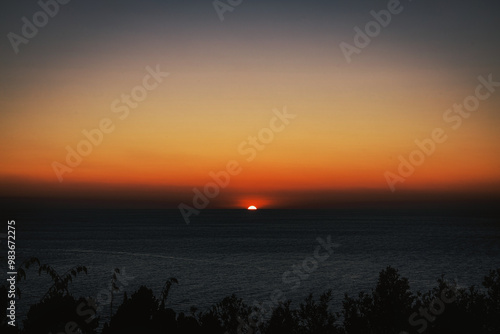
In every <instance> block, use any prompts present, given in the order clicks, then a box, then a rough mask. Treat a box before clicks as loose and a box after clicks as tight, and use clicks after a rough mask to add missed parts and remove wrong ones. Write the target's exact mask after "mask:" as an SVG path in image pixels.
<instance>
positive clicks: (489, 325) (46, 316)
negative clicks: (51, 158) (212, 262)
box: [0, 262, 500, 334]
mask: <svg viewBox="0 0 500 334" xmlns="http://www.w3.org/2000/svg"><path fill="white" fill-rule="evenodd" d="M35 263H36V262H35ZM78 268H80V269H78ZM83 268H84V267H75V268H73V269H72V270H70V271H68V272H67V273H65V274H64V275H58V274H57V273H56V272H55V270H53V268H51V267H49V266H40V268H39V272H46V273H48V274H49V275H50V276H51V277H52V279H53V281H54V284H53V286H52V287H51V288H50V289H49V291H48V292H47V294H46V295H45V296H44V297H43V298H42V300H41V301H40V302H39V303H37V304H35V305H33V306H32V307H31V308H30V310H29V312H28V316H27V319H26V320H25V321H24V329H23V330H21V331H18V330H16V329H14V328H8V326H7V325H6V318H5V317H4V318H3V319H2V322H1V324H0V328H1V329H2V333H16V334H19V333H21V334H23V333H26V334H30V333H41V334H45V333H50V332H52V333H53V334H56V333H57V334H59V333H60V332H63V333H64V332H65V329H64V327H65V325H67V323H68V321H74V322H75V323H77V326H78V330H79V331H80V333H85V334H88V333H92V334H93V333H96V328H98V321H99V319H98V318H96V319H93V320H92V321H91V322H89V323H87V322H85V321H83V320H84V319H82V318H81V316H79V315H78V314H76V313H75V310H76V309H77V305H78V304H79V302H81V301H83V298H80V299H78V300H77V299H75V298H74V297H73V296H71V295H70V293H69V290H68V284H69V282H71V280H72V277H76V275H77V274H78V273H80V272H85V270H84V269H83ZM68 275H69V276H70V277H68ZM174 283H178V282H177V280H176V279H175V278H170V279H168V280H167V281H166V283H165V285H164V287H163V289H162V291H161V293H160V296H159V298H157V297H156V296H155V295H154V294H153V291H152V290H151V289H149V288H147V287H145V286H141V287H140V288H139V289H138V290H137V291H135V292H134V293H133V294H132V295H131V297H128V296H127V294H126V293H125V294H124V298H123V302H122V304H121V305H119V307H118V309H117V310H116V313H115V314H113V315H112V317H111V319H110V321H109V323H106V324H104V327H103V329H102V334H118V333H120V334H129V333H148V334H149V333H150V334H157V333H158V334H160V333H194V334H196V333H220V334H223V333H238V334H242V333H257V332H261V333H271V334H272V333H287V334H307V333H314V334H316V333H319V334H322V333H325V334H326V333H332V334H358V333H359V334H361V333H363V334H364V333H369V334H398V333H403V332H405V333H411V334H413V333H428V334H462V333H464V334H465V333H467V334H469V333H478V334H483V333H485V334H498V333H500V269H497V270H495V271H490V273H489V275H488V276H486V277H485V278H484V280H483V283H482V288H477V287H474V286H471V287H469V288H457V286H456V284H455V283H453V282H448V281H446V280H445V279H444V277H441V278H440V279H438V281H437V286H436V287H435V288H433V289H432V290H430V291H428V292H426V293H420V292H418V293H416V294H414V293H412V292H411V290H410V286H409V283H408V279H406V278H404V277H401V276H400V274H399V273H398V271H397V270H396V269H394V268H391V267H388V268H386V269H384V270H382V271H381V272H380V274H379V279H378V282H377V284H376V286H375V288H374V290H372V291H371V292H369V293H368V292H361V293H359V294H358V295H357V297H350V296H348V295H345V296H344V299H343V303H342V309H341V311H340V312H334V311H333V310H332V307H331V300H332V292H331V291H327V292H325V293H323V294H322V295H320V296H319V297H318V298H317V299H316V298H314V297H313V295H309V296H308V297H307V298H306V299H305V300H304V301H303V302H302V303H299V304H298V305H297V307H293V303H292V302H291V301H286V302H283V303H281V304H279V305H278V306H277V307H276V308H275V309H274V310H273V312H272V313H271V315H270V316H269V317H268V318H265V319H264V318H262V317H260V316H259V313H258V312H257V309H256V308H253V307H250V306H248V305H246V304H245V303H244V302H243V300H242V299H240V298H238V297H236V296H235V295H232V296H229V297H226V298H224V299H223V300H221V301H220V302H219V303H217V304H215V305H213V306H212V307H210V308H209V309H208V310H205V311H197V309H196V308H195V307H193V308H192V309H191V314H189V315H186V314H184V313H182V312H181V313H178V314H177V313H176V312H175V311H174V310H173V309H171V308H168V307H166V304H167V302H166V301H167V298H168V294H169V291H170V289H171V287H172V285H173V284H174ZM6 291H7V290H6V287H5V286H1V287H0V294H1V296H0V304H1V305H0V306H1V307H4V306H5V307H6V305H7V302H8V301H7V299H6V297H5V296H6V293H4V292H6Z"/></svg>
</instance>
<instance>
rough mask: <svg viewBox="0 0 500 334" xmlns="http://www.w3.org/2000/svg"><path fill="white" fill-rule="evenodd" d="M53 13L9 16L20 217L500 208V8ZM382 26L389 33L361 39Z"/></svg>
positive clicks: (9, 190) (375, 4)
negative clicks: (455, 205) (463, 204)
mask: <svg viewBox="0 0 500 334" xmlns="http://www.w3.org/2000/svg"><path fill="white" fill-rule="evenodd" d="M41 2H42V4H43V3H48V4H51V5H50V6H48V7H47V6H46V7H47V8H49V9H48V11H52V13H51V14H52V15H45V16H44V14H41V15H40V14H37V13H38V12H40V11H41V10H42V7H41V6H40V4H39V3H37V2H36V1H25V0H23V1H15V2H14V1H9V2H8V3H7V4H4V7H3V10H2V11H1V13H0V30H1V32H2V34H3V36H4V37H2V39H1V42H0V70H1V76H0V141H1V143H2V144H1V148H0V158H1V164H0V197H1V198H3V199H4V202H5V201H14V202H15V201H22V200H25V201H26V200H29V203H31V204H33V203H38V204H39V205H51V203H52V204H53V203H70V202H74V203H85V204H89V205H97V204H98V205H102V206H106V205H118V206H119V205H126V206H129V205H137V206H152V207H158V208H176V207H177V206H178V205H179V204H180V203H185V204H187V205H189V206H192V207H195V206H196V203H195V195H196V191H200V192H201V193H202V194H203V195H204V196H205V197H206V198H207V199H208V201H207V202H209V203H208V204H207V206H206V207H208V208H244V207H247V206H248V205H256V206H258V207H260V208H301V207H304V208H307V207H345V206H348V205H353V204H367V203H371V204H377V203H381V202H384V203H385V202H392V203H397V204H401V203H406V202H411V201H415V202H419V203H422V202H436V203H439V202H446V201H451V202H452V201H453V200H456V199H457V198H459V199H460V200H462V201H466V200H469V199H474V200H476V201H495V199H498V198H499V195H500V131H498V128H499V125H500V115H499V107H500V87H496V86H494V84H491V82H500V57H499V56H500V43H499V42H498V32H499V31H500V21H499V20H498V17H499V15H500V4H499V3H498V2H496V1H486V0H483V1H448V0H435V1H425V0H413V1H410V0H404V1H401V2H400V3H399V5H397V1H394V0H393V1H351V0H338V1H319V0H312V1H311V0H309V1H305V0H304V1H246V0H243V1H241V2H240V3H239V4H238V1H232V3H233V6H231V5H229V2H227V1H219V2H212V1H167V0H163V1H160V0H154V1H153V0H146V1H131V0H128V1H105V2H104V1H94V0H92V1H75V0H73V1H69V2H68V3H65V4H61V3H57V7H58V8H56V7H55V6H54V4H55V2H54V1H44V0H42V1H41ZM61 2H62V3H64V1H62V0H61ZM234 4H237V5H234ZM224 6H226V7H224ZM216 7H217V8H216ZM228 8H229V9H228ZM389 8H390V10H392V11H393V12H391V11H389ZM56 9H57V10H56ZM373 11H374V12H375V13H378V14H376V15H379V16H380V15H382V14H380V13H381V12H380V11H384V13H389V14H390V22H388V19H387V17H386V21H385V23H384V25H385V26H382V25H381V24H379V23H376V24H375V25H373V24H372V25H371V27H372V28H373V27H375V28H373V29H377V28H376V27H377V26H378V30H372V31H371V32H370V34H371V35H372V36H371V37H370V36H368V35H365V39H364V40H363V38H362V37H359V36H358V38H357V39H356V38H355V37H356V34H357V32H356V31H359V30H361V31H362V33H363V32H364V33H365V34H366V25H367V24H369V23H370V22H373V21H374V20H375V18H374V15H373ZM23 17H24V18H25V19H24V20H23ZM381 17H384V16H383V15H382V16H381ZM44 18H45V19H46V22H44V21H43V20H44ZM221 18H222V19H223V20H221ZM34 19H35V20H39V21H37V22H39V27H38V28H37V27H36V26H35V29H36V30H37V31H36V33H34V32H33V31H32V30H30V27H24V29H23V25H26V21H28V23H29V24H30V25H31V24H32V23H33V21H34ZM40 20H41V21H40ZM40 22H41V23H40ZM356 27H358V28H359V30H356ZM23 31H24V35H23ZM29 34H31V35H30V36H27V35H29ZM14 35H15V36H17V37H13V36H14ZM33 35H34V36H33ZM366 38H368V39H369V40H370V42H369V43H366ZM20 40H22V42H19V41H20ZM13 41H14V42H13ZM356 41H357V42H358V44H356ZM360 41H361V42H360ZM16 43H17V44H16ZM363 43H364V44H363ZM365 44H368V45H365ZM342 45H344V48H342V47H341V46H342ZM345 45H349V48H350V49H348V50H351V51H349V52H350V53H349V52H347V56H346V51H345V50H346V49H345ZM352 50H356V51H355V52H354V51H352ZM488 81H490V85H489V86H488V87H489V88H488V87H486V86H485V84H484V83H485V82H488ZM479 85H482V87H480V88H478V86H479ZM495 87H496V88H495ZM146 88H147V89H146ZM489 89H490V90H489ZM478 91H479V92H480V94H481V96H484V98H483V99H481V100H479V99H478V98H474V96H475V94H477V92H478ZM133 92H135V93H136V95H133V94H132V93H133ZM144 94H145V95H144ZM486 95H488V96H487V97H486ZM127 96H129V100H126V99H127ZM130 96H132V97H130ZM134 96H136V97H137V99H135V98H134ZM130 99H131V100H130ZM127 101H128V102H127ZM465 101H468V102H470V103H472V107H470V108H471V109H473V111H471V112H469V111H467V110H465V111H464V109H463V108H462V111H461V113H459V112H457V111H455V110H454V109H453V106H454V105H458V106H460V105H461V104H463V103H465ZM471 101H472V102H471ZM474 101H476V102H478V105H474ZM278 115H280V116H281V117H280V116H278ZM283 115H288V116H283ZM287 117H288V118H287ZM95 129H98V130H95ZM102 129H105V130H106V131H107V133H105V132H104V130H102ZM273 129H274V130H273ZM436 129H437V130H436ZM94 130H95V131H94ZM435 130H436V131H437V132H438V134H440V135H436V134H435ZM83 131H88V132H90V133H94V137H91V138H93V140H94V143H91V142H90V140H89V139H88V138H87V137H86V135H85V134H84V133H83ZM92 131H93V132H92ZM439 131H441V132H439ZM99 133H100V134H101V135H102V137H101V135H99ZM433 133H434V135H433ZM433 136H435V137H433ZM252 138H254V139H253V144H252ZM433 138H434V139H433ZM429 140H432V142H433V144H429ZM255 141H257V142H255ZM416 141H418V142H420V143H427V145H428V146H425V144H422V145H423V146H422V147H424V148H427V153H426V152H424V151H425V150H424V149H422V148H421V147H420V146H418V145H417V144H416ZM437 141H440V142H437ZM85 142H87V143H85ZM89 143H90V144H89ZM79 145H80V146H79ZM88 145H90V148H89V146H88ZM429 145H430V146H429ZM68 148H69V149H68ZM78 148H80V152H84V153H85V156H84V154H83V153H82V154H78ZM71 150H74V152H76V154H78V156H79V158H75V157H74V156H73V157H72V158H70V163H72V164H73V166H70V163H68V160H67V156H68V152H69V151H71ZM416 150H417V151H420V152H421V153H418V152H417V153H414V152H415V151H416ZM70 155H71V154H70ZM401 158H402V159H403V160H404V161H406V162H401V161H402V160H401ZM71 159H73V160H71ZM411 161H413V162H414V163H412V162H411ZM231 162H234V163H236V164H237V167H235V166H236V165H233V170H232V171H233V174H234V175H233V174H229V172H228V167H227V166H228V164H230V163H231ZM402 164H403V165H404V166H403V167H401V165H402ZM408 164H410V165H411V166H408ZM236 170H237V172H236ZM211 173H212V174H211ZM221 173H222V174H221ZM224 173H227V175H229V181H228V184H227V185H226V184H224V183H225V182H222V181H221V180H219V184H217V183H215V184H216V185H218V187H217V189H215V188H214V187H213V185H214V182H215V181H214V178H213V177H212V176H211V175H214V174H217V175H226V174H224ZM210 184H211V185H212V188H210V187H211V186H210ZM207 185H208V186H207ZM207 189H208V190H207ZM211 190H212V191H213V192H212V193H210V191H211ZM207 191H208V193H207ZM215 192H216V193H217V194H216V195H214V194H215Z"/></svg>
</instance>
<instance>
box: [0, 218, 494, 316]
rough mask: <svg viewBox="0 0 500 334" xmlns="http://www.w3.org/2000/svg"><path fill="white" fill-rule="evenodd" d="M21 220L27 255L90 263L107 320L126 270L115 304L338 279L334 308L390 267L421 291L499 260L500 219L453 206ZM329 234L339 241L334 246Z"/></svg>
mask: <svg viewBox="0 0 500 334" xmlns="http://www.w3.org/2000/svg"><path fill="white" fill-rule="evenodd" d="M10 219H15V221H16V262H17V264H21V263H22V261H23V260H24V259H27V258H30V257H32V256H35V257H37V258H38V259H39V260H40V262H41V263H43V264H48V265H50V266H52V267H53V268H54V269H55V270H56V271H57V273H58V274H60V275H62V274H64V273H65V272H67V271H68V270H71V268H73V267H75V266H85V267H86V268H87V274H84V273H81V274H79V275H77V277H75V278H74V279H73V281H72V282H71V283H70V285H69V288H70V291H71V293H72V294H73V295H74V296H75V297H80V296H82V297H93V298H96V299H97V300H98V303H100V304H101V305H103V308H101V309H100V312H101V314H99V315H100V316H101V319H104V320H106V319H107V318H108V314H109V300H108V301H107V298H109V291H110V282H111V278H112V275H113V272H114V270H115V269H116V268H117V269H119V270H120V275H119V278H120V279H119V280H118V282H117V283H118V286H119V291H118V292H114V295H115V305H117V304H119V300H120V298H122V296H123V293H125V292H126V293H127V294H128V295H129V296H130V295H131V294H132V293H133V292H134V291H136V290H137V289H138V288H139V287H140V286H141V285H145V286H147V287H148V288H151V289H152V290H153V292H154V294H155V295H156V296H158V297H159V296H160V293H161V291H162V288H163V286H164V285H165V283H166V281H167V280H169V279H170V278H175V279H177V281H178V283H177V284H175V283H174V284H173V285H172V287H171V289H170V293H169V296H168V299H167V306H168V307H171V308H173V309H174V310H175V311H177V312H185V313H189V312H190V309H191V307H192V306H194V307H196V308H197V309H198V310H199V311H203V310H207V309H208V308H209V307H210V306H212V305H214V304H216V303H217V302H219V301H221V300H222V299H223V298H224V297H227V296H230V295H232V294H235V295H236V296H237V297H239V298H242V299H243V300H244V301H245V302H246V303H247V304H249V305H256V304H259V303H266V302H267V303H268V305H269V302H272V300H273V297H272V296H273V293H274V294H276V292H278V293H280V294H281V295H282V296H283V297H282V298H283V299H290V300H292V302H293V304H292V305H296V306H297V305H298V303H300V302H301V301H302V300H304V298H306V297H307V296H308V295H309V294H310V293H312V294H313V295H314V296H319V294H321V293H322V292H325V291H327V290H330V289H331V290H332V293H333V301H332V308H333V309H334V310H337V311H340V310H341V307H342V299H343V298H344V295H345V294H348V295H349V296H353V297H355V296H357V295H358V293H359V292H361V291H364V292H370V291H371V289H374V288H375V285H376V282H377V279H378V275H379V273H380V271H381V270H383V269H385V268H387V267H388V266H392V267H393V268H396V269H398V270H399V273H400V274H401V275H402V276H403V277H407V278H408V279H409V283H410V287H411V289H412V291H414V292H416V291H422V292H425V291H428V290H430V289H432V288H433V287H435V286H436V281H437V279H438V278H440V277H441V275H445V278H446V279H448V280H454V281H456V282H457V284H458V286H460V287H466V286H469V285H480V284H481V282H482V280H483V277H484V276H485V275H487V274H488V273H489V271H490V270H493V269H497V268H500V219H499V218H498V217H497V216H494V215H493V216H491V215H482V214H465V215H464V214H459V213H456V212H454V211H453V210H447V211H439V210H437V211H432V212H430V211H428V210H427V211H426V210H416V209H413V210H365V211H363V210H355V209H352V210H257V211H247V210H204V211H201V212H200V214H199V215H198V216H193V217H192V220H191V223H190V224H186V223H185V222H184V220H183V218H182V216H181V214H180V212H179V211H178V210H137V209H127V210H124V209H87V210H80V209H79V210H37V211H27V212H24V213H20V214H17V216H16V217H12V218H10ZM320 240H322V241H323V242H326V241H327V240H330V243H332V244H333V245H334V246H333V247H331V248H330V252H327V251H326V250H325V249H324V248H321V241H320ZM1 246H2V252H3V251H5V252H6V247H5V242H3V244H2V245H1ZM318 255H321V260H318V258H317V256H318ZM326 255H328V256H326ZM315 256H316V257H315ZM2 258H4V260H5V257H4V256H3V255H2ZM2 262H5V261H2ZM1 267H2V268H4V267H5V266H4V264H2V266H1ZM2 271H4V272H5V270H4V269H2ZM50 286H51V280H50V277H48V275H47V274H44V273H42V274H40V275H39V273H38V272H37V270H36V266H35V267H32V268H30V269H28V270H26V279H25V280H23V281H22V282H21V283H19V288H20V289H21V299H19V300H18V303H17V305H18V307H17V317H18V319H20V320H22V319H23V318H24V317H25V315H26V312H27V310H28V309H29V306H30V305H32V304H34V303H36V302H38V301H39V300H40V298H42V297H43V295H44V294H45V293H46V292H47V291H48V289H49V288H50ZM274 300H275V298H274ZM115 307H116V306H115Z"/></svg>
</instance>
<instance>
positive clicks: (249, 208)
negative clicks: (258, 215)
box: [248, 205, 257, 210]
mask: <svg viewBox="0 0 500 334" xmlns="http://www.w3.org/2000/svg"><path fill="white" fill-rule="evenodd" d="M248 210H257V207H256V206H255V205H250V206H249V207H248Z"/></svg>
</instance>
